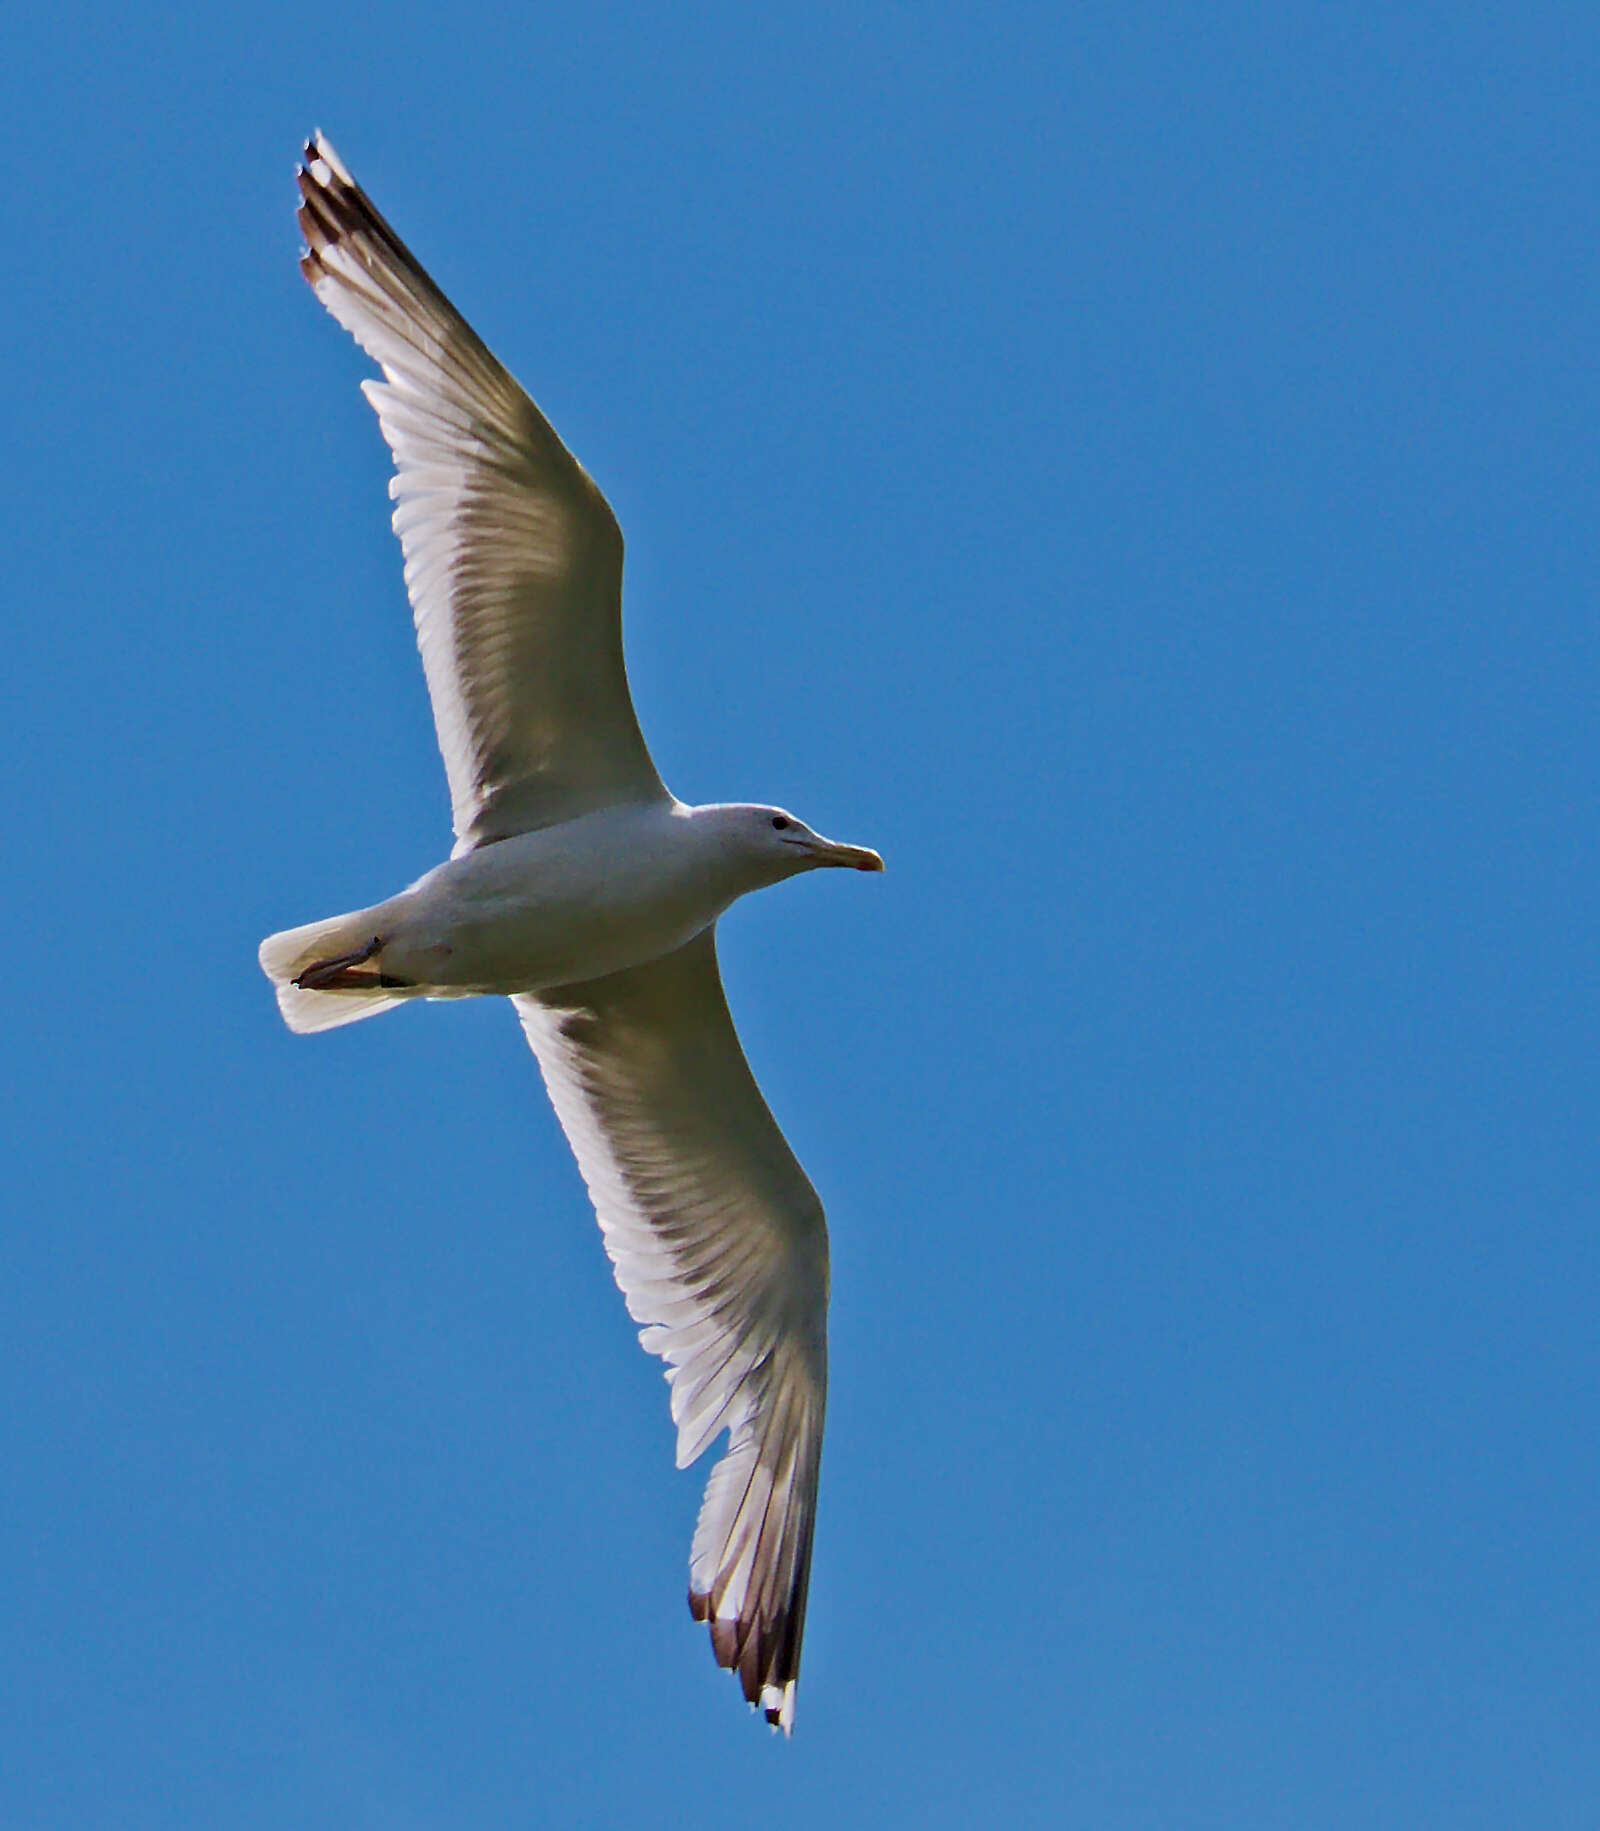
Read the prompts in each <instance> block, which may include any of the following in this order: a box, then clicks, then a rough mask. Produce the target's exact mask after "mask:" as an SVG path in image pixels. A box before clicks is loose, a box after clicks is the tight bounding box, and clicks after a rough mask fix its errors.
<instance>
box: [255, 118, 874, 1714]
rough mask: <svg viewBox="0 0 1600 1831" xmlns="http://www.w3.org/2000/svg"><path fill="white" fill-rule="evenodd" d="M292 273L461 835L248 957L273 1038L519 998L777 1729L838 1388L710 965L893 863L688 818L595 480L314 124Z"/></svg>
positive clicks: (807, 1215)
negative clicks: (311, 306) (269, 1008)
mask: <svg viewBox="0 0 1600 1831" xmlns="http://www.w3.org/2000/svg"><path fill="white" fill-rule="evenodd" d="M300 194H301V199H302V203H301V210H300V222H301V227H302V228H303V230H304V231H305V236H306V241H307V244H308V246H307V249H306V252H305V254H304V256H303V258H302V262H301V265H302V268H303V270H304V272H305V275H306V278H307V279H308V280H309V281H310V283H311V285H312V287H313V288H314V289H315V291H316V294H317V297H318V298H319V299H320V300H321V301H322V303H323V304H324V305H326V306H327V308H328V310H329V311H330V312H332V313H333V315H334V316H335V317H336V318H337V319H338V320H339V322H340V323H341V324H343V325H344V326H345V327H346V328H347V329H348V330H349V331H350V332H351V333H352V334H353V335H354V336H355V337H356V339H357V340H358V341H359V342H360V343H361V345H362V347H363V348H364V349H366V350H367V351H368V353H369V354H370V355H372V356H373V357H374V358H375V359H376V360H377V362H378V363H379V364H380V365H381V366H382V368H383V372H384V380H383V381H382V382H368V383H366V384H365V385H364V388H363V392H364V393H365V394H366V396H367V398H368V400H369V401H370V402H371V403H372V405H373V407H374V408H375V409H376V411H377V414H378V422H379V425H380V427H381V428H382V431H383V436H384V438H385V439H386V440H387V442H388V444H389V446H390V449H391V450H392V452H393V454H394V460H395V476H394V479H393V482H392V483H391V486H390V494H391V496H392V497H393V498H394V500H395V503H396V508H395V512H394V527H395V532H396V533H397V534H398V535H399V537H400V544H401V548H402V551H403V552H404V555H405V577H406V588H407V591H408V593H409V595H410V598H411V603H412V609H413V612H414V614H415V617H416V625H417V638H418V643H419V646H420V649H421V652H422V662H423V667H424V671H425V672H426V674H427V678H428V691H429V696H430V698H431V700H432V702H433V712H434V724H435V729H436V731H437V733H438V737H439V746H440V750H441V753H442V755H443V759H444V765H445V774H446V777H447V778H448V781H449V785H450V799H451V811H452V815H453V819H454V825H455V831H456V845H455V851H454V853H453V854H452V856H451V858H450V859H449V860H448V862H446V863H445V864H442V865H440V866H439V867H438V868H437V869H436V870H433V871H430V872H429V873H428V874H427V875H426V876H425V877H422V878H420V879H418V881H417V882H416V883H414V884H413V885H411V887H410V888H409V889H407V890H403V891H401V892H400V893H399V895H398V896H392V897H390V898H389V899H388V900H387V901H385V902H382V903H376V904H374V905H373V906H372V907H371V908H369V909H359V910H356V911H354V912H353V913H351V914H349V915H343V916H334V917H332V918H330V919H328V920H325V921H321V922H313V923H310V924H308V925H307V926H305V927H303V928H293V929H287V930H285V931H283V932H282V933H280V934H275V935H270V936H268V938H267V939H266V940H265V941H263V942H262V944H261V951H260V958H261V965H262V967H263V969H264V970H265V972H266V974H267V976H268V978H269V979H271V981H272V983H273V986H274V989H275V991H276V993H277V997H278V1004H279V1007H280V1009H281V1010H282V1012H283V1016H284V1019H285V1021H286V1022H287V1023H288V1025H289V1027H290V1028H291V1029H293V1030H299V1031H306V1030H326V1029H331V1028H333V1027H334V1026H336V1025H339V1024H346V1023H350V1022H352V1021H354V1020H355V1019H358V1018H363V1017H369V1016H372V1015H374V1014H375V1013H377V1012H379V1011H382V1010H385V1009H387V1008H388V1007H390V1006H391V1005H395V1004H399V1003H402V1002H404V1001H405V1000H408V999H414V998H462V997H470V996H473V995H476V994H491V993H503V994H506V995H508V996H509V997H510V998H511V999H512V1001H513V1003H514V1004H515V1006H516V1009H517V1014H518V1017H519V1018H520V1020H521V1022H522V1027H523V1030H524V1032H525V1034H526V1036H527V1038H528V1041H529V1043H530V1044H531V1046H532V1048H533V1051H534V1053H535V1055H536V1056H537V1057H538V1060H539V1066H540V1069H541V1071H542V1073H543V1075H544V1079H545V1085H546V1087H547V1088H548V1089H549V1092H550V1097H551V1100H552V1102H553V1103H554V1105H555V1109H556V1112H557V1115H558V1116H559V1118H560V1120H561V1124H562V1127H563V1129H564V1130H565V1132H566V1134H567V1137H568V1139H569V1141H570V1142H571V1145H572V1148H573V1151H574V1153H575V1155H576V1157H577V1159H578V1165H579V1168H580V1169H581V1170H582V1172H583V1177H584V1181H585V1183H586V1184H587V1185H588V1189H589V1193H590V1195H591V1197H592V1198H593V1201H594V1205H595V1211H596V1213H597V1215H598V1217H599V1221H600V1227H601V1231H602V1234H603V1236H604V1239H605V1244H606V1250H607V1252H608V1253H609V1254H610V1256H611V1261H612V1264H613V1267H614V1269H615V1271H616V1276H617V1282H618V1284H620V1285H621V1287H622V1290H623V1293H624V1295H625V1296H626V1298H627V1301H628V1309H629V1312H630V1314H631V1315H632V1316H633V1318H634V1319H635V1321H636V1322H638V1323H639V1324H641V1325H642V1333H641V1337H640V1339H641V1341H642V1342H643V1344H644V1346H645V1347H647V1348H648V1349H649V1350H650V1351H651V1352H652V1353H654V1354H659V1355H660V1356H661V1357H662V1358H663V1359H664V1360H665V1361H666V1362H667V1367H668V1373H667V1377H668V1379H669V1380H670V1382H671V1384H672V1416H673V1421H674V1423H675V1424H676V1426H677V1430H678V1455H679V1460H680V1462H688V1461H691V1460H692V1459H693V1458H694V1457H696V1456H698V1455H699V1454H700V1453H701V1451H703V1450H704V1449H705V1448H706V1446H707V1445H708V1444H709V1443H710V1442H711V1441H712V1440H713V1439H714V1438H715V1437H717V1436H718V1435H719V1434H720V1433H722V1432H723V1431H726V1432H727V1433H728V1438H729V1441H728V1446H727V1449H726V1452H725V1453H724V1455H723V1456H722V1458H721V1460H720V1461H719V1462H718V1463H717V1465H716V1467H715V1469H714V1470H713V1471H712V1475H711V1480H710V1483H709V1484H708V1486H707V1489H706V1498H705V1502H704V1505H703V1506H702V1508H701V1512H700V1519H699V1523H698V1525H697V1526H696V1529H695V1536H694V1544H693V1546H692V1548H691V1551H690V1558H689V1586H690V1595H689V1601H690V1607H691V1610H692V1611H693V1613H694V1615H695V1617H696V1619H698V1620H701V1621H704V1622H706V1623H707V1625H708V1626H709V1628H710V1630H711V1644H712V1648H713V1651H714V1652H715V1654H716V1657H717V1659H718V1660H719V1661H720V1662H721V1663H722V1664H723V1665H725V1666H729V1667H732V1668H733V1669H734V1670H736V1671H737V1672H738V1674H739V1678H740V1682H741V1684H742V1686H743V1688H744V1694H745V1696H746V1698H747V1699H748V1700H749V1701H750V1702H751V1703H752V1704H759V1705H760V1706H761V1708H762V1709H763V1710H764V1711H765V1712H766V1715H767V1717H768V1720H769V1721H770V1722H772V1723H774V1724H776V1725H779V1726H781V1727H782V1728H783V1729H785V1730H787V1729H789V1728H790V1727H791V1726H792V1724H793V1720H794V1691H795V1683H796V1677H797V1674H798V1671H799V1662H800V1640H801V1631H802V1628H803V1625H804V1619H805V1606H806V1592H807V1584H808V1580H809V1575H810V1567H811V1541H812V1527H813V1521H814V1518H815V1509H816V1492H817V1478H818V1469H819V1465H820V1459H821V1452H822V1426H823V1414H824V1409H825V1398H826V1389H827V1334H826V1318H827V1305H828V1235H827V1227H826V1225H825V1223H824V1220H823V1214H822V1205H821V1203H820V1202H819V1201H818V1199H817V1195H816V1191H815V1190H814V1189H813V1188H812V1187H811V1184H810V1182H809V1181H808V1180H807V1178H806V1175H805V1172H804V1171H803V1170H802V1169H801V1168H800V1165H799V1164H798V1163H797V1162H796V1161H795V1157H794V1154H793V1152H792V1151H790V1149H789V1147H788V1145H787V1144H786V1143H785V1141H784V1137H783V1134H782V1132H781V1131H779V1129H778V1126H777V1123H776V1121H775V1120H774V1119H773V1117H772V1114H771V1113H770V1112H769V1111H768V1110H767V1106H766V1102H765V1101H764V1100H763V1099H762V1097H761V1092H760V1089H759V1088H758V1087H757V1086H756V1083H755V1080H754V1077H753V1076H752V1075H751V1073H750V1070H749V1066H748V1064H747V1063H746V1062H745V1059H744V1054H743V1051H742V1050H741V1049H740V1047H739V1041H738V1037H737V1035H736V1034H735V1032H734V1028H733V1023H732V1020H731V1018H730V1016H729V1014H728V1008H727V1001H726V999H725V997H724V995H723V990H722V982H721V977H720V975H719V973H718V970H717V956H716V937H715V928H716V922H717V918H718V917H719V916H720V915H721V914H722V912H723V911H724V910H725V909H726V908H727V907H728V905H729V904H730V903H732V902H733V901H734V900H735V898H737V897H739V896H742V895H743V894H745V892H747V891H750V890H757V889H760V888H761V887H762V886H763V885H766V884H775V883H777V882H778V881H779V880H780V879H782V878H785V877H792V876H793V875H794V874H795V873H796V872H799V871H807V870H812V869H815V868H817V867H819V866H823V865H843V866H852V867H854V868H855V869H857V870H863V871H879V870H882V868H883V863H882V860H881V859H880V858H879V857H878V855H877V854H876V853H875V852H869V851H866V850H864V849H863V848H861V847H858V846H843V845H836V844H834V843H833V842H832V841H831V840H827V839H823V838H822V837H821V836H820V835H819V834H817V833H814V832H812V830H811V829H810V828H809V827H807V826H806V825H805V824H804V823H803V822H802V821H799V820H797V819H795V817H794V816H793V815H792V814H789V813H787V812H786V811H785V810H783V809H782V808H773V807H760V806H753V805H746V804H743V803H726V804H718V805H715V806H708V807H687V806H685V805H684V804H683V803H682V802H680V801H678V800H676V799H675V798H674V797H673V796H672V795H671V794H670V793H669V792H668V791H667V789H666V788H665V786H664V785H663V784H662V781H661V779H660V777H659V775H658V774H657V773H656V769H655V765H654V764H653V762H652V761H651V759H650V753H649V751H648V750H647V749H646V747H645V743H644V738H643V736H642V734H641V733H640V730H639V726H638V721H637V719H636V717H635V715H634V711H633V705H632V701H631V699H630V697H629V695H628V687H627V678H626V673H625V670H624V667H623V659H622V631H621V604H622V536H621V533H620V531H619V529H618V528H617V524H616V519H615V517H614V516H613V515H612V513H611V510H610V508H609V506H608V505H607V503H606V501H605V498H604V497H603V496H602V495H601V494H600V492H599V490H598V489H596V488H595V485H594V483H593V481H592V480H591V479H590V477H589V476H588V474H587V473H586V472H585V471H584V470H583V469H582V467H581V466H580V465H579V464H578V463H577V461H576V460H575V459H574V458H573V456H572V454H571V453H570V452H569V451H568V450H567V449H566V447H565V446H564V445H563V444H562V443H561V441H560V439H559V438H557V436H556V434H555V432H554V430H553V428H552V427H551V426H550V424H549V422H548V421H547V420H545V418H544V416H543V415H542V414H541V413H540V412H539V410H538V408H537V407H535V406H534V404H533V402H532V401H531V400H529V399H528V397H527V395H526V394H524V393H523V391H522V389H521V388H519V387H518V386H517V384H516V382H515V381H514V380H513V379H512V378H511V376H510V375H508V374H507V373H506V371H505V370H504V369H503V368H502V367H501V366H500V364H499V363H498V362H497V361H496V360H495V358H494V357H493V356H492V355H491V354H490V352H489V351H488V350H487V349H486V348H485V347H484V345H483V343H482V342H481V341H480V340H479V339H478V337H477V336H476V335H475V334H474V333H473V331H472V329H471V328H470V326H468V325H467V323H466V322H465V320H464V319H463V318H462V317H461V315H460V314H459V313H458V312H457V311H456V310H455V308H454V307H453V306H452V305H451V304H450V302H449V300H448V299H446V298H445V296H444V294H443V293H441V292H440V291H439V289H438V287H437V286H435V285H434V283H433V281H432V280H431V279H430V278H429V277H428V275H427V274H426V273H425V272H424V271H423V269H422V267H421V265H420V264H419V263H418V262H417V260H416V258H415V256H414V255H412V254H411V253H410V251H409V250H408V249H407V248H406V247H405V245H404V244H403V243H402V242H401V241H400V239H399V238H398V236H396V235H395V233H394V231H393V230H392V229H391V228H390V227H389V225H388V224H387V223H386V222H385V221H384V220H383V218H382V217H381V216H380V215H379V214H378V212H377V211H376V210H375V209H374V208H373V206H372V202H371V200H370V199H369V198H368V197H367V196H366V194H365V193H364V192H363V191H362V190H361V188H360V186H359V185H357V184H356V182H355V180H354V179H353V178H352V177H351V176H350V174H349V172H348V171H347V170H346V169H345V168H344V166H343V165H342V164H341V163H340V161H339V159H338V157H337V155H336V154H335V153H334V151H333V149H332V148H331V147H330V146H329V145H328V144H327V142H326V141H325V140H323V139H321V138H320V137H319V138H317V139H316V140H314V141H313V142H312V143H311V144H310V145H308V146H307V148H306V153H305V162H304V164H303V165H302V167H301V170H300Z"/></svg>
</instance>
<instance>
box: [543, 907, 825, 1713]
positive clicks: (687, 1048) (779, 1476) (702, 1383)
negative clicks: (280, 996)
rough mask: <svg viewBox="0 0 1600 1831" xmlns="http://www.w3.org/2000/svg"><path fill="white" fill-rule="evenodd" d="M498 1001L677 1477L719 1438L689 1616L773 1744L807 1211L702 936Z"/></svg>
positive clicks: (789, 1641)
mask: <svg viewBox="0 0 1600 1831" xmlns="http://www.w3.org/2000/svg"><path fill="white" fill-rule="evenodd" d="M513 1003H514V1004H515V1005H516V1006H517V1009H518V1012H519V1013H520V1015H521V1018H522V1024H523V1028H524V1030H525V1031H526V1032H527V1036H528V1040H529V1042H530V1043H531V1044H532V1045H533V1050H534V1053H535V1055H537V1056H538V1058H539V1066H540V1069H541V1070H542V1071H543V1074H544V1079H545V1085H546V1086H547V1087H548V1088H549V1090H550V1098H551V1101H552V1102H553V1103H554V1106H555V1109H556V1114H557V1116H558V1117H559V1119H560V1120H561V1124H562V1127H563V1129H564V1130H565V1132H566V1134H567V1138H568V1140H569V1141H570V1142H571V1145H572V1148H573V1152H574V1153H575V1155H576V1156H577V1159H578V1167H579V1168H580V1170H581V1171H582V1172H583V1178H584V1181H585V1183H587V1185H588V1188H589V1194H590V1196H591V1198H592V1199H593V1201H594V1206H595V1211H596V1213H597V1214H598V1216H599V1219H600V1226H601V1229H602V1231H603V1232H604V1235H605V1243H606V1250H607V1252H608V1253H609V1254H610V1255H611V1260H612V1264H613V1266H614V1267H615V1270H616V1277H617V1282H618V1284H619V1285H620V1286H621V1287H622V1292H623V1295H624V1296H625V1297H626V1298H627V1300H628V1311H629V1314H630V1315H631V1316H632V1317H633V1319H634V1321H635V1322H639V1323H642V1324H643V1325H644V1328H643V1330H642V1332H641V1335H640V1340H641V1341H642V1342H643V1344H644V1346H645V1347H646V1348H648V1349H649V1350H650V1352H651V1353H653V1354H659V1355H661V1356H662V1357H663V1358H664V1359H665V1360H666V1362H667V1378H668V1380H669V1381H670V1382H671V1385H672V1416H673V1420H674V1422H675V1423H676V1424H677V1427H678V1466H679V1467H680V1468H682V1467H684V1466H686V1465H687V1464H688V1463H690V1462H692V1461H693V1460H694V1459H695V1458H696V1457H697V1456H698V1455H699V1454H700V1453H701V1451H702V1450H704V1449H705V1448H706V1446H707V1445H708V1444H709V1443H710V1442H711V1441H712V1439H713V1438H714V1437H715V1436H716V1435H717V1434H718V1433H719V1432H720V1431H721V1430H723V1429H724V1428H726V1429H727V1430H728V1431H729V1433H730V1440H729V1444H728V1448H727V1451H726V1453H725V1454H724V1456H723V1458H722V1460H721V1461H720V1462H719V1463H718V1464H717V1465H716V1467H715V1468H714V1469H713V1470H712V1472H711V1479H710V1482H709V1484H708V1485H707V1488H706V1496H705V1501H704V1503H703V1505H702V1507H701V1511H700V1518H699V1523H698V1524H697V1526H696V1528H695V1535H694V1546H693V1550H692V1552H691V1554H690V1566H689V1605H690V1608H691V1610H692V1611H693V1613H694V1615H695V1617H696V1619H697V1620H701V1621H706V1622H709V1624H710V1627H711V1644H712V1648H713V1650H714V1652H715V1654H716V1657H717V1660H718V1662H719V1663H720V1664H722V1665H724V1666H728V1667H731V1668H732V1669H734V1670H735V1671H737V1672H738V1674H739V1677H740V1680H741V1682H742V1684H743V1686H744V1694H745V1697H746V1698H747V1699H748V1700H749V1701H750V1702H751V1703H752V1704H757V1703H758V1704H760V1705H761V1706H762V1708H763V1709H764V1710H765V1711H766V1714H767V1719H768V1721H769V1722H772V1723H776V1724H779V1725H781V1726H782V1727H783V1728H784V1729H785V1730H787V1729H789V1728H790V1726H791V1724H792V1721H793V1715H794V1689H795V1680H796V1676H797V1674H798V1671H799V1665H800V1637H801V1630H802V1628H803V1626H804V1621H805V1607H806V1586H807V1581H808V1578H809V1575H810V1568H811V1537H812V1525H813V1521H814V1518H815V1513H816V1495H817V1469H818V1464H819V1461H820V1458H821V1453H822V1419H823V1405H824V1395H825V1390H826V1384H827V1337H826V1323H827V1307H828V1234H827V1227H826V1225H825V1223H824V1221H823V1216H822V1205H821V1203H820V1202H819V1201H818V1199H817V1195H816V1191H815V1190H814V1189H813V1188H812V1186H811V1184H810V1182H809V1181H808V1180H807V1177H806V1174H805V1172H804V1171H803V1170H802V1169H801V1168H800V1165H799V1164H798V1163H797V1162H796V1160H795V1157H794V1153H793V1152H792V1151H791V1150H790V1149H789V1147H788V1145H787V1143H786V1142H785V1141H784V1137H783V1134H782V1132H781V1131H779V1129H778V1125H777V1122H776V1120H774V1118H773V1117H772V1114H771V1112H770V1111H769V1110H768V1108H767V1104H766V1102H765V1100H763V1099H762V1097H761V1091H760V1089H759V1088H758V1087H757V1086H756V1083H755V1078H754V1076H753V1075H752V1074H751V1072H750V1069H749V1065H748V1064H747V1063H746V1061H745V1058H744V1052H743V1050H742V1049H741V1048H740V1047H739V1039H738V1037H737V1035H736V1034H735V1033H734V1028H733V1020H732V1019H731V1017H730V1016H729V1014H728V1005H727V1000H726V998H725V997H724V995H723V990H722V980H721V976H720V974H719V972H718V969H717V954H716V942H715V938H714V930H713V929H707V930H705V931H704V932H703V933H702V934H700V935H698V936H696V937H695V939H694V940H692V941H690V942H688V943H687V944H686V945H685V946H683V947H681V948H679V949H678V950H677V951H676V952H674V953H671V954H668V955H666V956H665V957H664V958H662V959H660V960H655V961H652V962H650V963H649V964H648V965H645V966H639V967H631V968H629V969H628V970H626V971H624V972H620V973H613V974H610V975H608V976H607V977H606V978H603V979H595V980H590V981H589V982H587V983H586V984H583V985H570V986H563V987H559V988H557V989H555V990H552V991H548V992H541V993H524V994H522V995H520V996H519V997H517V998H515V999H514V1000H513Z"/></svg>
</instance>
